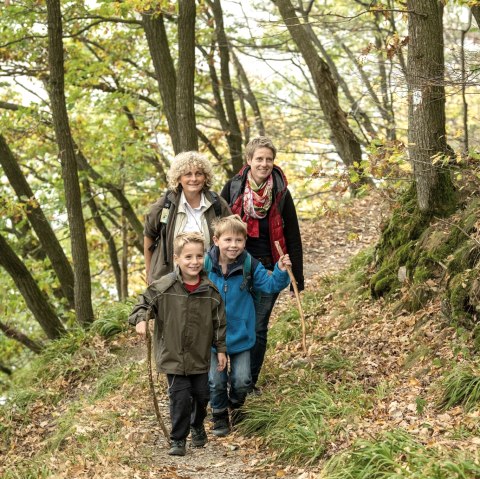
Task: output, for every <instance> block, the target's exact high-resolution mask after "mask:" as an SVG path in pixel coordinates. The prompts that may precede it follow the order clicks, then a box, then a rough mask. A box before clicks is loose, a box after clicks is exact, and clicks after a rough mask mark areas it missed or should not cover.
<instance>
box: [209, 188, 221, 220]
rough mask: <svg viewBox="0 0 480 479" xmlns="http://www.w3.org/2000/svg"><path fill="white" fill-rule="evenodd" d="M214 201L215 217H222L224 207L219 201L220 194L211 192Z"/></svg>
mask: <svg viewBox="0 0 480 479" xmlns="http://www.w3.org/2000/svg"><path fill="white" fill-rule="evenodd" d="M210 194H211V195H212V199H213V202H212V203H213V209H214V210H215V216H222V205H221V204H220V200H219V199H218V194H217V193H215V191H210Z"/></svg>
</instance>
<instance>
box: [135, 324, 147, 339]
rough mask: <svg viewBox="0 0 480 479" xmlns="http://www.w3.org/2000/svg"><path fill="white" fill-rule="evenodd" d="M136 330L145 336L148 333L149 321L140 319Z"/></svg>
mask: <svg viewBox="0 0 480 479" xmlns="http://www.w3.org/2000/svg"><path fill="white" fill-rule="evenodd" d="M135 331H136V332H137V334H139V335H140V336H142V337H145V336H146V335H147V322H146V321H140V322H139V323H137V325H136V326H135Z"/></svg>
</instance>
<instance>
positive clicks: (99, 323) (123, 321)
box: [90, 301, 133, 338]
mask: <svg viewBox="0 0 480 479" xmlns="http://www.w3.org/2000/svg"><path fill="white" fill-rule="evenodd" d="M132 305H133V303H132V302H131V301H125V302H117V303H113V304H109V306H108V308H105V309H104V310H102V311H101V312H100V314H99V316H100V317H99V318H98V319H97V320H95V321H94V323H93V324H92V327H91V328H90V329H91V331H92V332H93V333H95V334H99V335H100V336H103V337H104V338H111V337H112V336H115V335H116V334H119V333H122V332H123V331H125V330H126V329H127V328H128V315H129V314H130V312H131V311H132Z"/></svg>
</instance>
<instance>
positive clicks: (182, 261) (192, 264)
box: [173, 242, 204, 284]
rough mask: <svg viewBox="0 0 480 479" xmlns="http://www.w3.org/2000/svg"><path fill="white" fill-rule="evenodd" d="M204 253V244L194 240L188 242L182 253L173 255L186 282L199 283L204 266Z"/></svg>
mask: <svg viewBox="0 0 480 479" xmlns="http://www.w3.org/2000/svg"><path fill="white" fill-rule="evenodd" d="M203 255H204V252H203V245H202V244H201V243H197V242H195V243H194V242H192V243H186V244H185V246H184V247H183V248H182V251H181V253H180V254H179V255H174V256H173V257H174V259H175V263H177V264H178V266H179V268H180V271H181V272H182V278H183V281H185V283H191V284H196V283H198V275H199V274H200V271H201V270H202V268H203Z"/></svg>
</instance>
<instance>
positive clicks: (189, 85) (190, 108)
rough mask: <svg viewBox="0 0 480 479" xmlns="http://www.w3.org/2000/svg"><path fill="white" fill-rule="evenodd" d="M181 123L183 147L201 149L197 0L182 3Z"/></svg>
mask: <svg viewBox="0 0 480 479" xmlns="http://www.w3.org/2000/svg"><path fill="white" fill-rule="evenodd" d="M178 9H179V11H178V68H177V70H178V75H177V89H176V99H177V125H178V135H179V137H180V151H191V150H198V137H197V125H196V123H195V103H194V95H193V92H194V80H195V17H196V9H195V0H180V1H179V3H178Z"/></svg>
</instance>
